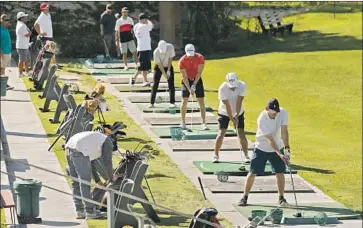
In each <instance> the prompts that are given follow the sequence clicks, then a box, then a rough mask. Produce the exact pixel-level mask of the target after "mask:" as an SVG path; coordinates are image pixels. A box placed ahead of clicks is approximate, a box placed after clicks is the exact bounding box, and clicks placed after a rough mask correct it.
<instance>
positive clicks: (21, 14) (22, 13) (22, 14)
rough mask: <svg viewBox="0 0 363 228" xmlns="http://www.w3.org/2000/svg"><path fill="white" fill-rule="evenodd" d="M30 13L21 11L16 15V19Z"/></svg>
mask: <svg viewBox="0 0 363 228" xmlns="http://www.w3.org/2000/svg"><path fill="white" fill-rule="evenodd" d="M27 16H28V14H25V13H24V12H19V13H18V14H17V15H16V19H19V18H22V17H27Z"/></svg>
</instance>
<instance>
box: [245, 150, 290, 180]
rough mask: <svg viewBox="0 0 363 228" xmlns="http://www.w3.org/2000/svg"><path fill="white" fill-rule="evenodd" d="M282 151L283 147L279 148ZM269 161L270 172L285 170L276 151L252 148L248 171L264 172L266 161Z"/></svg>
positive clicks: (283, 163)
mask: <svg viewBox="0 0 363 228" xmlns="http://www.w3.org/2000/svg"><path fill="white" fill-rule="evenodd" d="M281 153H283V149H281ZM267 161H269V162H270V164H271V166H272V172H274V173H284V172H285V171H286V164H285V162H284V161H282V160H281V158H280V157H279V156H278V155H277V154H276V152H264V151H262V150H259V149H257V148H254V150H253V155H252V159H251V167H250V173H252V174H257V175H262V174H264V172H265V167H266V162H267Z"/></svg>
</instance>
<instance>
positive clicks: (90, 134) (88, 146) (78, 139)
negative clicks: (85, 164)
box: [65, 131, 107, 161]
mask: <svg viewBox="0 0 363 228" xmlns="http://www.w3.org/2000/svg"><path fill="white" fill-rule="evenodd" d="M106 139H107V136H106V135H105V134H102V133H100V132H97V131H84V132H80V133H77V134H75V135H73V136H72V137H71V138H70V139H69V141H68V142H67V144H66V146H65V148H70V149H74V150H77V151H79V152H81V153H83V155H84V156H88V157H89V159H90V160H91V161H92V160H95V159H97V158H99V157H101V156H102V145H103V143H104V142H105V141H106Z"/></svg>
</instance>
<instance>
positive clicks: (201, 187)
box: [198, 177, 207, 200]
mask: <svg viewBox="0 0 363 228" xmlns="http://www.w3.org/2000/svg"><path fill="white" fill-rule="evenodd" d="M198 182H199V184H200V189H202V193H203V196H204V199H205V200H207V197H206V196H205V192H204V188H203V184H202V179H201V178H200V177H198Z"/></svg>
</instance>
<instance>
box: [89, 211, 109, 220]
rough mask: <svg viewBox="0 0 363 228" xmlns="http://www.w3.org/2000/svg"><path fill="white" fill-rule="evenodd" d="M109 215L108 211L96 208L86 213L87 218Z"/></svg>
mask: <svg viewBox="0 0 363 228" xmlns="http://www.w3.org/2000/svg"><path fill="white" fill-rule="evenodd" d="M106 216H107V213H104V212H101V211H99V210H95V211H93V212H92V213H88V212H87V213H86V219H98V218H104V217H106Z"/></svg>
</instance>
